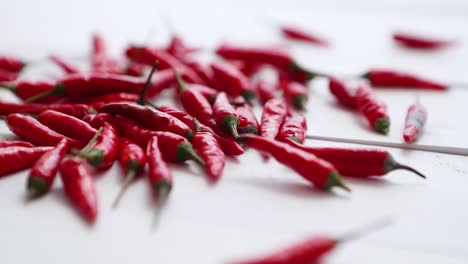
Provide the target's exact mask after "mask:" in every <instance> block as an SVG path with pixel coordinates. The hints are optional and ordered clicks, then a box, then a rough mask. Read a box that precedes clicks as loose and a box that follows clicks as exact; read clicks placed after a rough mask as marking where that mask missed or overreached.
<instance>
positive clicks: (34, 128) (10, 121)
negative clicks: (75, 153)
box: [6, 114, 86, 148]
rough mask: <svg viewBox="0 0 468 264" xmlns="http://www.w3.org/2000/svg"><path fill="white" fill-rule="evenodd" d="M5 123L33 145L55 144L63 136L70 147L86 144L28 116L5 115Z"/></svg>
mask: <svg viewBox="0 0 468 264" xmlns="http://www.w3.org/2000/svg"><path fill="white" fill-rule="evenodd" d="M6 124H7V126H8V128H10V130H11V131H12V132H13V133H14V134H15V135H17V136H19V137H21V138H23V139H25V140H27V141H29V142H31V143H33V144H34V145H39V146H55V145H57V144H58V143H59V142H60V141H61V140H62V139H64V138H66V139H67V140H68V141H70V144H71V146H72V147H76V148H80V147H83V146H84V145H85V144H86V143H85V142H82V141H78V140H75V139H71V138H68V137H66V136H64V135H62V134H59V133H57V132H55V131H53V130H52V129H50V128H48V127H47V126H45V125H43V124H41V123H40V122H39V121H37V120H36V119H34V118H32V117H30V116H25V115H21V114H11V115H8V116H7V119H6Z"/></svg>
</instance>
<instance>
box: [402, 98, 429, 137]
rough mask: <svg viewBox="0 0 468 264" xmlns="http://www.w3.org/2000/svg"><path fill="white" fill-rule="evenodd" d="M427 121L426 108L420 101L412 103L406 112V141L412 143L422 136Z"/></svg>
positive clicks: (404, 132)
mask: <svg viewBox="0 0 468 264" xmlns="http://www.w3.org/2000/svg"><path fill="white" fill-rule="evenodd" d="M426 121H427V110H426V108H425V107H424V106H423V105H422V104H420V103H418V102H417V103H415V104H412V105H410V107H409V108H408V112H407V113H406V120H405V129H404V131H403V139H404V140H405V142H406V143H412V142H414V141H416V139H418V138H419V137H420V136H421V134H422V132H423V130H424V126H425V124H426Z"/></svg>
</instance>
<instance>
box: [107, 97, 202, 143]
mask: <svg viewBox="0 0 468 264" xmlns="http://www.w3.org/2000/svg"><path fill="white" fill-rule="evenodd" d="M101 112H102V113H108V114H113V115H119V116H122V117H126V118H129V119H133V120H135V121H136V122H137V123H138V124H140V125H142V126H143V127H146V128H148V129H151V130H158V131H169V132H173V133H176V134H178V135H181V136H184V137H187V138H189V139H190V138H192V137H193V134H194V132H193V130H192V129H190V127H188V126H187V125H186V124H184V123H183V122H182V121H180V120H179V119H177V118H175V117H173V116H171V115H169V114H167V113H164V112H162V111H159V110H156V109H152V108H150V107H147V106H141V105H137V104H131V103H112V104H108V105H104V106H103V107H101Z"/></svg>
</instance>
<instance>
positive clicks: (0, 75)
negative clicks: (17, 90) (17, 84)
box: [0, 69, 18, 82]
mask: <svg viewBox="0 0 468 264" xmlns="http://www.w3.org/2000/svg"><path fill="white" fill-rule="evenodd" d="M16 79H18V73H15V72H10V71H7V70H4V69H0V82H12V81H15V80H16Z"/></svg>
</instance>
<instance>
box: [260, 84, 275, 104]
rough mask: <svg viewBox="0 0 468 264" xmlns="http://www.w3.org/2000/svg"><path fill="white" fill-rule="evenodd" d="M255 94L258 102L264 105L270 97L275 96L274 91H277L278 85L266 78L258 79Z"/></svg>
mask: <svg viewBox="0 0 468 264" xmlns="http://www.w3.org/2000/svg"><path fill="white" fill-rule="evenodd" d="M256 91H257V94H258V97H259V98H260V102H261V103H262V105H264V104H265V103H266V102H268V101H269V100H270V99H273V98H276V93H277V92H278V87H276V85H275V84H274V83H272V82H269V81H266V80H260V81H259V82H258V83H257V89H256Z"/></svg>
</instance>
